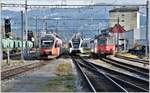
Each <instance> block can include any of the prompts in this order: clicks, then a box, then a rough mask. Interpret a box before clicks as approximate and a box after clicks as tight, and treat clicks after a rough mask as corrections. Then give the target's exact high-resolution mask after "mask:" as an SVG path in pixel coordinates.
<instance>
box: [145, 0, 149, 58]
mask: <svg viewBox="0 0 150 93" xmlns="http://www.w3.org/2000/svg"><path fill="white" fill-rule="evenodd" d="M148 6H149V1H148V0H147V2H146V46H145V57H148V45H149V44H148V43H149V40H148V35H149V33H148V24H149V22H148V21H149V18H148V17H149V14H148V11H149V9H148Z"/></svg>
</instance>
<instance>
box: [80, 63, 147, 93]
mask: <svg viewBox="0 0 150 93" xmlns="http://www.w3.org/2000/svg"><path fill="white" fill-rule="evenodd" d="M82 61H83V62H84V63H85V61H84V60H82ZM85 64H89V65H90V66H92V67H93V68H94V69H95V71H97V72H99V73H102V72H101V70H100V69H99V68H97V67H96V66H95V65H94V64H92V63H91V62H86V63H85ZM89 69H90V68H89ZM104 73H105V72H104ZM105 74H106V75H107V76H108V77H110V78H113V80H114V79H115V81H116V82H117V81H119V82H122V83H124V84H126V85H128V86H131V87H133V88H136V89H138V90H139V91H144V92H147V91H148V89H145V88H143V87H140V86H138V85H135V84H133V83H131V82H129V81H126V80H123V79H120V78H118V77H115V76H113V75H111V74H108V73H105Z"/></svg>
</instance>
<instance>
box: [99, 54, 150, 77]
mask: <svg viewBox="0 0 150 93" xmlns="http://www.w3.org/2000/svg"><path fill="white" fill-rule="evenodd" d="M101 60H103V61H105V62H107V63H110V64H112V65H115V66H118V67H120V68H124V69H126V70H128V71H132V72H135V73H137V74H139V75H140V74H141V75H144V76H146V77H148V76H149V70H148V69H145V68H142V67H137V66H134V65H130V64H126V63H123V62H120V61H117V60H114V59H112V58H108V57H107V58H102V59H101Z"/></svg>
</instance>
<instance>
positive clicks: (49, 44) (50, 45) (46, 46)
mask: <svg viewBox="0 0 150 93" xmlns="http://www.w3.org/2000/svg"><path fill="white" fill-rule="evenodd" d="M52 46H53V41H43V42H42V47H43V48H48V47H52Z"/></svg>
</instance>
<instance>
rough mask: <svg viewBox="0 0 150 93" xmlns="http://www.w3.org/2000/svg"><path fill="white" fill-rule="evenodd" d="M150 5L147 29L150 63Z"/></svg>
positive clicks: (149, 6) (149, 5) (148, 5)
mask: <svg viewBox="0 0 150 93" xmlns="http://www.w3.org/2000/svg"><path fill="white" fill-rule="evenodd" d="M149 3H150V2H149V1H147V7H148V11H147V12H148V13H147V14H148V24H147V26H148V27H147V29H148V36H149V37H148V40H149V44H148V45H149V61H150V27H149V26H150V17H149V16H150V4H149Z"/></svg>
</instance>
